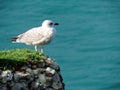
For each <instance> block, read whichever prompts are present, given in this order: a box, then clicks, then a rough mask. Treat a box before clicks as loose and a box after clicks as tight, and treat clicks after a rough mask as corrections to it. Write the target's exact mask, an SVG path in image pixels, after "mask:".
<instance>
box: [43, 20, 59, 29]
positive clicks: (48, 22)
mask: <svg viewBox="0 0 120 90" xmlns="http://www.w3.org/2000/svg"><path fill="white" fill-rule="evenodd" d="M56 25H59V24H58V23H54V22H53V21H51V20H45V21H43V23H42V26H43V27H54V26H56Z"/></svg>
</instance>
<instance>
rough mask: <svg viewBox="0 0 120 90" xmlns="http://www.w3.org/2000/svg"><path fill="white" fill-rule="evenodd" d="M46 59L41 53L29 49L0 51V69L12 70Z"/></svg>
mask: <svg viewBox="0 0 120 90" xmlns="http://www.w3.org/2000/svg"><path fill="white" fill-rule="evenodd" d="M45 59H47V56H46V55H44V54H43V53H41V52H37V51H34V50H29V49H14V50H6V51H0V69H7V68H12V67H16V66H18V65H19V66H20V65H24V64H26V63H27V62H29V61H35V62H37V61H40V60H45Z"/></svg>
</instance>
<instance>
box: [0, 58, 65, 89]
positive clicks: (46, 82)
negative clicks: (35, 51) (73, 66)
mask: <svg viewBox="0 0 120 90" xmlns="http://www.w3.org/2000/svg"><path fill="white" fill-rule="evenodd" d="M0 90H64V83H63V79H62V76H61V74H60V67H59V65H58V64H57V63H56V62H55V61H53V60H52V59H51V58H47V59H46V60H42V61H39V62H37V63H34V62H33V61H29V62H28V63H27V64H26V65H24V66H21V67H19V70H0Z"/></svg>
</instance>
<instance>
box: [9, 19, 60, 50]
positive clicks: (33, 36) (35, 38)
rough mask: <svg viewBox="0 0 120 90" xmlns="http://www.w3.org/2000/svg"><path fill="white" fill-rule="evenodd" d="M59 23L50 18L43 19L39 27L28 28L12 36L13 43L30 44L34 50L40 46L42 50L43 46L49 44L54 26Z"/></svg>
mask: <svg viewBox="0 0 120 90" xmlns="http://www.w3.org/2000/svg"><path fill="white" fill-rule="evenodd" d="M56 25H59V24H58V23H54V22H53V21H51V20H44V21H43V23H42V25H41V26H40V27H35V28H32V29H29V30H28V31H26V32H25V33H23V34H20V35H18V36H17V37H13V38H12V39H11V40H12V42H13V43H25V44H27V45H32V46H34V48H35V51H38V49H37V46H41V52H44V48H43V46H44V45H46V44H49V43H50V42H51V40H52V39H53V38H54V36H55V34H56V29H55V27H54V26H56Z"/></svg>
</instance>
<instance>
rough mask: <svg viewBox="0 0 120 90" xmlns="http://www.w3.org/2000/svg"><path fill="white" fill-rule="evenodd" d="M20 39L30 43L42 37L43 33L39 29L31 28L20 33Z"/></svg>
mask: <svg viewBox="0 0 120 90" xmlns="http://www.w3.org/2000/svg"><path fill="white" fill-rule="evenodd" d="M19 38H20V41H21V42H23V43H26V44H32V43H33V42H35V41H38V40H40V39H42V38H43V35H42V34H41V33H40V30H38V29H37V28H33V29H31V30H29V31H27V32H25V33H23V34H21V35H20V37H19Z"/></svg>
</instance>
